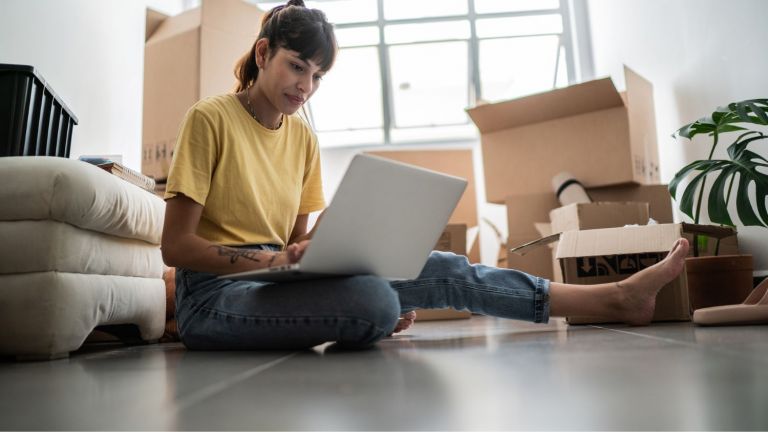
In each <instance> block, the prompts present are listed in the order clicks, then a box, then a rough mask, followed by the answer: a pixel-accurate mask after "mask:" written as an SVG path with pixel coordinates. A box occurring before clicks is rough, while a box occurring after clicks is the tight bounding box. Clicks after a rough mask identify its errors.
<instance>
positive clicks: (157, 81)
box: [141, 0, 263, 180]
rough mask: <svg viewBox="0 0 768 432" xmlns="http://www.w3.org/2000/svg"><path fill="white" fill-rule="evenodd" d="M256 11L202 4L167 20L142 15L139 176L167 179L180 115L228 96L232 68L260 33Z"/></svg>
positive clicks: (238, 3)
mask: <svg viewBox="0 0 768 432" xmlns="http://www.w3.org/2000/svg"><path fill="white" fill-rule="evenodd" d="M262 14H263V12H262V11H261V9H259V8H258V7H256V6H254V5H251V4H248V3H247V2H245V1H242V0H203V1H202V5H201V6H200V7H198V8H194V9H190V10H188V11H186V12H183V13H181V14H179V15H176V16H172V17H168V16H167V15H164V14H162V13H159V12H157V11H154V10H152V9H147V17H146V33H145V41H146V42H145V46H144V115H143V130H142V156H141V172H142V174H144V175H148V176H150V177H152V178H154V179H155V180H163V179H165V178H167V177H168V170H169V168H170V165H171V160H172V157H173V149H174V147H175V146H176V138H177V135H178V131H179V126H180V125H181V122H182V120H183V119H184V115H185V114H186V112H187V110H189V108H191V107H192V105H194V104H195V102H197V101H198V100H200V99H202V98H205V97H208V96H213V95H216V94H221V93H226V92H228V91H231V90H232V88H233V86H234V84H235V76H234V72H233V71H234V66H235V62H237V60H238V59H239V58H240V56H242V55H243V53H245V51H246V50H248V49H249V48H250V46H251V44H252V43H253V41H254V40H255V38H256V35H257V34H258V32H259V25H260V22H261V15H262Z"/></svg>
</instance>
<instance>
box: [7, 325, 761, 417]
mask: <svg viewBox="0 0 768 432" xmlns="http://www.w3.org/2000/svg"><path fill="white" fill-rule="evenodd" d="M0 429H78V430H88V429H99V430H105V429H123V430H125V429H132V430H142V429H186V430H195V429H199V430H213V429H227V430H238V429H269V430H284V429H292V430H296V429H298V430H302V429H304V430H306V429H310V430H317V429H332V430H350V429H352V430H367V429H376V430H401V429H407V430H424V429H430V430H435V429H439V430H463V429H471V430H478V429H483V430H485V429H550V430H551V429H567V430H584V429H589V430H594V429H612V430H616V429H632V430H637V429H642V430H656V429H674V430H679V429H687V430H690V429H695V430H704V429H717V430H723V429H738V430H754V429H759V430H766V429H768V326H747V327H718V328H702V327H695V326H693V325H692V324H691V323H668V324H654V325H652V326H649V327H626V326H620V325H605V326H570V327H569V326H567V325H566V324H565V323H563V322H562V321H560V320H553V321H552V322H551V323H550V324H548V325H534V324H527V323H520V322H515V321H507V320H500V319H494V318H486V317H477V316H476V317H473V318H472V319H471V320H460V321H441V322H419V323H417V324H416V326H414V327H413V328H412V329H411V330H409V331H408V332H407V333H405V334H403V335H398V336H396V337H393V338H389V339H386V340H385V341H383V342H381V343H380V344H379V346H378V348H376V349H373V350H369V351H360V352H339V351H337V350H334V348H333V345H323V346H320V347H316V348H315V349H314V350H307V351H302V352H192V351H186V350H185V349H184V347H183V346H181V345H179V344H160V345H146V346H134V347H111V348H105V347H91V348H87V349H84V350H81V351H79V352H77V353H75V354H73V355H72V356H71V357H70V358H69V359H64V360H57V361H51V362H37V363H16V362H12V361H8V360H5V361H2V362H0Z"/></svg>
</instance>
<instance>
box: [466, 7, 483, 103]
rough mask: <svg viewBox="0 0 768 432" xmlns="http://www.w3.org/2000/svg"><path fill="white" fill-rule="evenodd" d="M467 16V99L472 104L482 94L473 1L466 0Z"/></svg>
mask: <svg viewBox="0 0 768 432" xmlns="http://www.w3.org/2000/svg"><path fill="white" fill-rule="evenodd" d="M467 3H468V5H467V7H468V9H467V10H468V11H469V14H468V18H469V46H468V48H469V83H468V87H469V89H468V92H469V94H468V96H469V97H468V99H467V100H468V101H469V104H470V105H472V106H474V105H476V104H477V101H478V100H479V99H480V98H481V97H482V96H483V91H482V87H481V84H480V54H479V53H480V43H479V42H478V40H477V25H476V23H475V20H476V15H475V1H474V0H467Z"/></svg>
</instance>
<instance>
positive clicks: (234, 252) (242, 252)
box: [211, 246, 268, 264]
mask: <svg viewBox="0 0 768 432" xmlns="http://www.w3.org/2000/svg"><path fill="white" fill-rule="evenodd" d="M211 247H213V248H216V249H217V250H218V252H219V256H226V257H229V263H230V264H234V263H235V262H237V260H238V259H240V258H243V259H247V260H251V261H255V262H261V259H263V257H264V256H265V255H267V254H268V253H267V252H265V251H260V250H248V249H237V248H231V247H226V246H211Z"/></svg>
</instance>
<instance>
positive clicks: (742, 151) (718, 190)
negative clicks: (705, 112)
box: [669, 104, 768, 227]
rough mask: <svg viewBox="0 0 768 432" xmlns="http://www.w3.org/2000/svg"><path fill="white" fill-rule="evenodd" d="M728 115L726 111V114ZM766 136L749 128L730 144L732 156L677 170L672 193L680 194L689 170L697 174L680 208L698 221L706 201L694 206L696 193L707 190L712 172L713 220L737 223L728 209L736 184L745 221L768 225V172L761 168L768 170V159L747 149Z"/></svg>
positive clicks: (740, 213) (710, 208)
mask: <svg viewBox="0 0 768 432" xmlns="http://www.w3.org/2000/svg"><path fill="white" fill-rule="evenodd" d="M731 105H733V104H731ZM726 115H731V114H726ZM726 115H724V117H725V116H726ZM745 115H749V114H745ZM761 115H765V113H764V112H762V111H761ZM713 117H714V116H713ZM755 117H756V118H758V119H760V118H761V117H760V116H759V115H755ZM724 125H726V123H719V124H718V125H716V126H715V127H716V128H721V130H723V128H724V127H725V126H724ZM689 126H690V125H689ZM732 127H738V126H735V125H730V126H728V128H732ZM742 129H743V128H742ZM692 130H693V129H692ZM697 130H702V129H697ZM697 133H701V132H697ZM766 138H768V136H766V135H764V134H763V133H761V132H757V131H750V132H746V133H744V134H742V135H741V136H739V138H738V139H737V140H736V141H735V142H734V143H733V144H731V145H730V146H729V147H728V156H729V157H730V159H725V160H722V159H721V160H718V159H709V160H699V161H695V162H693V163H691V164H689V165H688V166H686V167H684V168H683V169H681V170H680V171H679V172H678V173H677V174H675V177H674V179H672V181H671V182H670V184H669V192H670V194H671V195H672V197H676V196H677V188H678V186H679V185H680V182H681V181H682V180H683V179H685V178H686V177H688V175H689V174H695V175H694V177H693V179H692V180H691V182H690V183H688V185H687V186H686V188H685V190H684V191H683V194H682V198H681V200H680V210H682V211H683V213H685V214H686V215H688V216H689V217H691V219H694V220H696V221H698V218H697V216H698V207H700V206H701V205H702V204H701V199H700V198H699V201H698V203H696V205H695V206H694V197H695V196H696V192H697V190H698V192H699V195H701V194H702V193H703V188H704V186H705V185H704V183H705V180H706V179H707V178H708V177H709V176H713V177H714V178H715V180H714V183H712V187H711V189H710V192H709V197H708V199H707V212H708V214H709V219H710V220H711V221H712V222H714V223H718V224H722V225H729V226H735V224H734V223H733V219H734V218H732V217H731V215H730V213H729V209H728V202H729V200H730V198H731V194H732V193H733V192H734V187H735V199H736V212H737V214H738V217H739V219H740V220H741V223H742V224H743V225H747V226H750V225H752V226H763V227H768V211H766V199H768V174H765V173H764V172H760V171H758V169H761V170H762V171H768V160H766V159H765V158H764V157H762V156H760V155H759V154H757V153H755V152H753V151H750V150H748V149H747V146H748V145H749V144H751V143H753V142H755V141H758V140H763V139H766ZM752 183H754V185H755V188H754V190H755V204H756V205H755V207H756V208H757V212H755V210H754V209H753V206H752V204H751V200H750V196H749V187H750V185H751V184H752Z"/></svg>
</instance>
